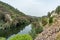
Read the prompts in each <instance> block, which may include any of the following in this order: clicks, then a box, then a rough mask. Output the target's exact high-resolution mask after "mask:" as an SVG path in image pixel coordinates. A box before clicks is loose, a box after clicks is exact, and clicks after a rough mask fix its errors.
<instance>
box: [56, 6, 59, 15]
mask: <svg viewBox="0 0 60 40" xmlns="http://www.w3.org/2000/svg"><path fill="white" fill-rule="evenodd" d="M55 12H56V13H57V14H60V13H59V12H60V6H58V7H57V8H56V11H55Z"/></svg>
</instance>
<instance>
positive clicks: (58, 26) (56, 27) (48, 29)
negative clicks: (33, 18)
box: [35, 6, 60, 40]
mask: <svg viewBox="0 0 60 40" xmlns="http://www.w3.org/2000/svg"><path fill="white" fill-rule="evenodd" d="M59 8H60V6H58V7H57V9H56V10H55V11H53V12H52V14H51V16H53V17H54V18H53V20H54V22H53V23H52V24H51V25H50V24H46V25H45V26H44V30H43V32H42V33H40V34H38V36H37V37H36V39H35V40H57V39H56V37H57V34H58V33H59V32H60V10H59ZM56 11H57V12H56ZM58 36H59V35H58ZM59 38H60V37H59ZM59 40H60V39H59Z"/></svg>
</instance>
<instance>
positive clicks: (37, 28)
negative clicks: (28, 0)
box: [29, 22, 43, 39]
mask: <svg viewBox="0 0 60 40" xmlns="http://www.w3.org/2000/svg"><path fill="white" fill-rule="evenodd" d="M42 31H43V27H42V26H40V24H39V22H33V23H32V30H31V32H30V33H29V34H30V35H31V36H32V38H33V39H34V38H35V37H36V36H37V34H39V33H41V32H42Z"/></svg>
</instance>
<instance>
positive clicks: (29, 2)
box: [0, 0, 60, 17]
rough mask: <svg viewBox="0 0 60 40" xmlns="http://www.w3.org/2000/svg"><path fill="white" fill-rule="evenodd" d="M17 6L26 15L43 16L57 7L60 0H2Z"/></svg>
mask: <svg viewBox="0 0 60 40" xmlns="http://www.w3.org/2000/svg"><path fill="white" fill-rule="evenodd" d="M0 1H3V2H5V3H8V4H9V5H11V6H13V7H14V8H17V9H18V10H20V11H21V12H23V13H25V14H26V15H31V16H38V17H40V16H43V15H47V13H48V12H50V11H52V10H54V9H56V7H57V6H58V5H60V0H0Z"/></svg>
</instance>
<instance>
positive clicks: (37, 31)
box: [35, 26, 43, 34]
mask: <svg viewBox="0 0 60 40" xmlns="http://www.w3.org/2000/svg"><path fill="white" fill-rule="evenodd" d="M35 31H36V34H38V33H41V32H42V31H43V27H42V26H40V27H38V28H36V29H35Z"/></svg>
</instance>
